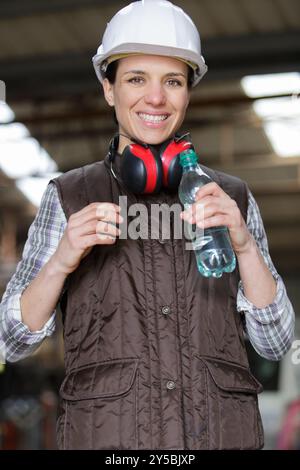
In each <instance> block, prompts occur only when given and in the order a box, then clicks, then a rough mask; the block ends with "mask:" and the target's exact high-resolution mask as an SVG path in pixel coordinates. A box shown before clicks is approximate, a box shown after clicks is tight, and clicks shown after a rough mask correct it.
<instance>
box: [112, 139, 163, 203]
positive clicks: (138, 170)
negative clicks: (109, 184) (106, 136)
mask: <svg viewBox="0 0 300 470" xmlns="http://www.w3.org/2000/svg"><path fill="white" fill-rule="evenodd" d="M121 178H122V181H123V182H124V183H125V185H126V187H127V188H128V189H129V190H130V191H132V192H133V193H134V194H148V193H158V192H159V191H160V189H161V186H162V178H163V170H162V162H161V159H160V156H159V153H158V152H157V151H155V149H153V148H151V147H150V146H142V145H140V144H130V145H127V146H126V147H125V149H124V151H123V153H122V157H121Z"/></svg>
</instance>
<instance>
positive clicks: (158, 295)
mask: <svg viewBox="0 0 300 470" xmlns="http://www.w3.org/2000/svg"><path fill="white" fill-rule="evenodd" d="M119 159H120V157H119V156H118V157H117V167H118V165H119ZM106 162H107V158H106ZM203 169H204V171H206V172H207V173H208V174H209V175H210V176H211V178H212V179H213V180H215V181H216V182H217V183H218V184H219V185H220V186H221V187H222V188H223V189H224V191H226V192H227V193H228V194H229V195H230V196H231V197H232V198H233V199H235V200H236V202H237V203H238V206H239V208H240V210H241V212H242V214H243V217H244V218H245V219H246V214H247V188H246V184H245V183H243V182H242V181H241V180H239V179H237V178H234V177H231V176H229V175H225V174H224V173H220V172H214V171H212V170H210V169H208V168H206V167H203ZM52 181H54V182H55V184H56V186H57V189H58V192H59V197H60V200H61V204H62V207H63V209H64V212H65V215H66V217H67V219H68V218H69V217H70V215H71V214H72V213H74V212H77V211H79V210H80V209H82V208H83V207H85V206H86V205H88V204H89V203H91V202H96V201H97V202H101V201H112V202H114V203H116V204H118V203H119V199H118V198H119V195H120V194H123V195H127V196H128V202H129V204H130V203H134V202H136V201H139V202H144V203H145V204H146V205H147V207H149V208H150V205H151V202H152V203H153V202H155V203H157V202H159V203H166V204H169V205H171V204H173V203H174V202H176V203H178V196H177V195H176V194H168V193H167V192H161V193H160V194H159V195H158V196H153V195H147V196H141V197H139V198H138V199H136V198H135V197H134V196H133V195H131V194H129V193H127V192H126V189H125V188H122V187H121V186H120V185H119V183H118V182H117V181H116V180H115V179H114V177H113V176H112V174H111V172H110V171H109V169H108V166H107V165H106V164H105V163H104V162H103V161H102V162H96V163H92V164H90V165H86V166H84V167H81V168H78V169H75V170H71V171H69V172H67V173H65V174H63V175H61V176H59V177H58V178H56V179H54V180H52ZM149 227H150V221H149ZM149 230H150V228H149ZM238 281H239V274H238V270H237V269H236V270H235V272H233V273H231V274H225V275H223V276H222V278H220V279H214V278H204V277H203V276H201V275H200V274H199V273H198V270H197V266H196V260H195V255H194V253H193V251H190V250H186V249H185V240H184V239H179V240H178V239H177V240H176V239H174V237H173V239H169V240H163V239H160V240H153V239H148V240H142V239H138V240H132V239H127V240H121V239H118V240H117V242H116V244H114V245H98V246H95V247H94V248H93V249H92V251H91V252H90V254H89V255H88V256H87V257H86V258H84V259H83V260H82V262H81V264H80V265H79V267H78V268H77V269H76V270H75V271H74V272H73V273H72V274H71V275H69V276H68V280H67V290H66V293H65V294H64V296H63V297H62V301H61V308H62V312H63V323H64V342H65V367H66V376H65V380H64V381H63V384H62V386H61V389H60V396H61V407H60V413H59V417H58V422H57V437H58V447H59V448H60V449H169V450H170V449H185V450H196V449H256V448H261V447H262V446H263V430H262V424H261V418H260V414H259V410H258V401H257V393H259V392H260V391H261V388H262V387H261V385H260V384H259V383H258V382H257V380H256V379H255V378H254V377H253V376H252V374H251V372H250V371H249V365H248V359H247V354H246V350H245V345H244V335H243V327H242V318H241V314H239V313H238V312H237V311H236V297H237V290H238Z"/></svg>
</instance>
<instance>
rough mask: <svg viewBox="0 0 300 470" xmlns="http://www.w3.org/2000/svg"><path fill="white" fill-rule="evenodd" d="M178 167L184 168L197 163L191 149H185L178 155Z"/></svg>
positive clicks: (196, 157) (195, 155) (196, 158)
mask: <svg viewBox="0 0 300 470" xmlns="http://www.w3.org/2000/svg"><path fill="white" fill-rule="evenodd" d="M179 158H180V160H179V161H180V165H181V166H182V167H183V168H184V167H187V166H189V165H195V164H196V163H198V156H197V154H196V153H195V151H194V150H193V149H187V150H184V151H183V152H181V153H180V157H179Z"/></svg>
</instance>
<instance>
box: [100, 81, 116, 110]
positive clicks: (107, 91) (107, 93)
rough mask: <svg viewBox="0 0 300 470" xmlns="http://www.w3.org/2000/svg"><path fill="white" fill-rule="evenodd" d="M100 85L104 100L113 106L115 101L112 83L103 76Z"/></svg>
mask: <svg viewBox="0 0 300 470" xmlns="http://www.w3.org/2000/svg"><path fill="white" fill-rule="evenodd" d="M102 86H103V92H104V98H105V100H106V101H107V103H108V105H109V106H114V105H115V101H114V89H113V85H112V84H111V83H110V82H109V81H108V79H107V78H105V79H104V80H103V82H102Z"/></svg>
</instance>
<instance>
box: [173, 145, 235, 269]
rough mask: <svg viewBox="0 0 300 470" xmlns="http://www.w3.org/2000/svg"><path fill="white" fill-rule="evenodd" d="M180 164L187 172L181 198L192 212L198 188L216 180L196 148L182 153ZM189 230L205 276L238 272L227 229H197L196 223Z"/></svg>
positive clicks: (189, 226)
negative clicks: (206, 171) (207, 169)
mask: <svg viewBox="0 0 300 470" xmlns="http://www.w3.org/2000/svg"><path fill="white" fill-rule="evenodd" d="M180 164H181V165H182V169H183V173H182V178H181V182H180V185H179V189H178V196H179V199H180V201H181V203H182V204H183V205H184V208H185V209H188V208H189V207H190V206H191V204H193V203H194V202H195V196H196V193H197V191H198V189H199V188H201V187H202V186H204V185H205V184H207V183H210V182H211V181H212V179H211V178H210V177H209V176H208V175H206V174H205V173H204V172H203V170H202V169H201V167H200V165H199V164H198V157H197V155H196V153H195V152H194V150H192V149H189V150H185V151H184V152H182V153H181V154H180ZM188 229H189V232H190V236H191V239H192V246H193V250H194V252H195V256H196V262H197V266H198V270H199V272H200V273H201V274H202V275H203V276H205V277H210V276H213V277H221V276H222V274H223V272H226V273H230V272H232V271H233V270H234V269H235V266H236V258H235V254H234V251H233V249H232V246H231V242H230V237H229V232H228V229H227V227H211V228H206V229H204V230H199V229H198V230H197V229H196V230H195V224H193V225H192V224H190V223H188ZM197 232H198V233H197ZM195 234H196V235H195Z"/></svg>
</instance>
